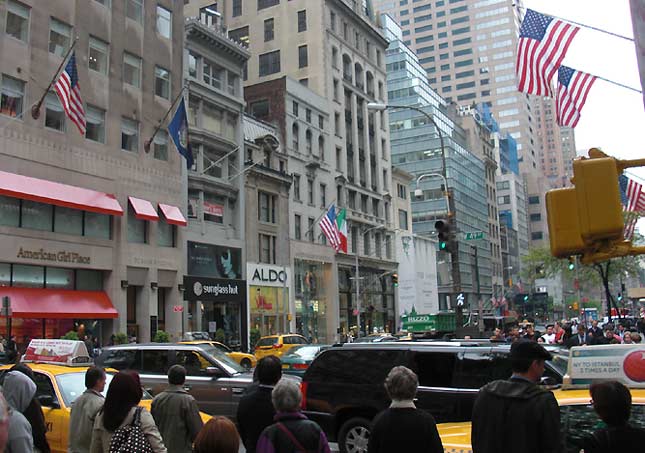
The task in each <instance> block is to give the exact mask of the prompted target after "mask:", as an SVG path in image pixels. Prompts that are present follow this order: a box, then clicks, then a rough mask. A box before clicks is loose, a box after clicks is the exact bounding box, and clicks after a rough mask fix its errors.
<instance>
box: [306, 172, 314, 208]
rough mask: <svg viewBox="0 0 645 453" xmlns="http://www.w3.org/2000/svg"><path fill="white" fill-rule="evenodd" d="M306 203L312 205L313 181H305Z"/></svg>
mask: <svg viewBox="0 0 645 453" xmlns="http://www.w3.org/2000/svg"><path fill="white" fill-rule="evenodd" d="M307 203H309V204H310V205H312V206H313V205H314V180H313V179H307Z"/></svg>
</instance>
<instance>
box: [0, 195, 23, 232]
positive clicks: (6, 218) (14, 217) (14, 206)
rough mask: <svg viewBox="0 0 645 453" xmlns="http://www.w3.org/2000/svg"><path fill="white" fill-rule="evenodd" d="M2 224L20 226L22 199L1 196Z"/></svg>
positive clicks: (0, 221)
mask: <svg viewBox="0 0 645 453" xmlns="http://www.w3.org/2000/svg"><path fill="white" fill-rule="evenodd" d="M0 225H4V226H10V227H18V226H20V200H19V199H17V198H9V197H3V196H0Z"/></svg>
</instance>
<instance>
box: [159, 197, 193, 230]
mask: <svg viewBox="0 0 645 453" xmlns="http://www.w3.org/2000/svg"><path fill="white" fill-rule="evenodd" d="M159 207H160V208H161V212H163V215H164V217H165V218H166V222H168V223H170V224H172V225H179V226H186V225H188V222H186V219H185V218H184V215H183V214H182V213H181V210H180V209H179V208H178V207H177V206H171V205H169V204H163V203H159Z"/></svg>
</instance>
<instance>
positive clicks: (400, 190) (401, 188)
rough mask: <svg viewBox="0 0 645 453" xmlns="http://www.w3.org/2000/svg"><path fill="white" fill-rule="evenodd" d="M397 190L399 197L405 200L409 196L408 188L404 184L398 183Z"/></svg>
mask: <svg viewBox="0 0 645 453" xmlns="http://www.w3.org/2000/svg"><path fill="white" fill-rule="evenodd" d="M396 192H397V195H398V196H399V198H401V199H403V200H405V199H407V198H408V188H407V187H405V186H404V185H403V184H397V185H396Z"/></svg>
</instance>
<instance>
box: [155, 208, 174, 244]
mask: <svg viewBox="0 0 645 453" xmlns="http://www.w3.org/2000/svg"><path fill="white" fill-rule="evenodd" d="M163 219H164V218H163V216H162V215H161V213H160V214H159V222H157V244H158V245H159V246H160V247H174V246H175V226H174V225H171V224H169V223H168V222H166V221H164V220H163Z"/></svg>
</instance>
